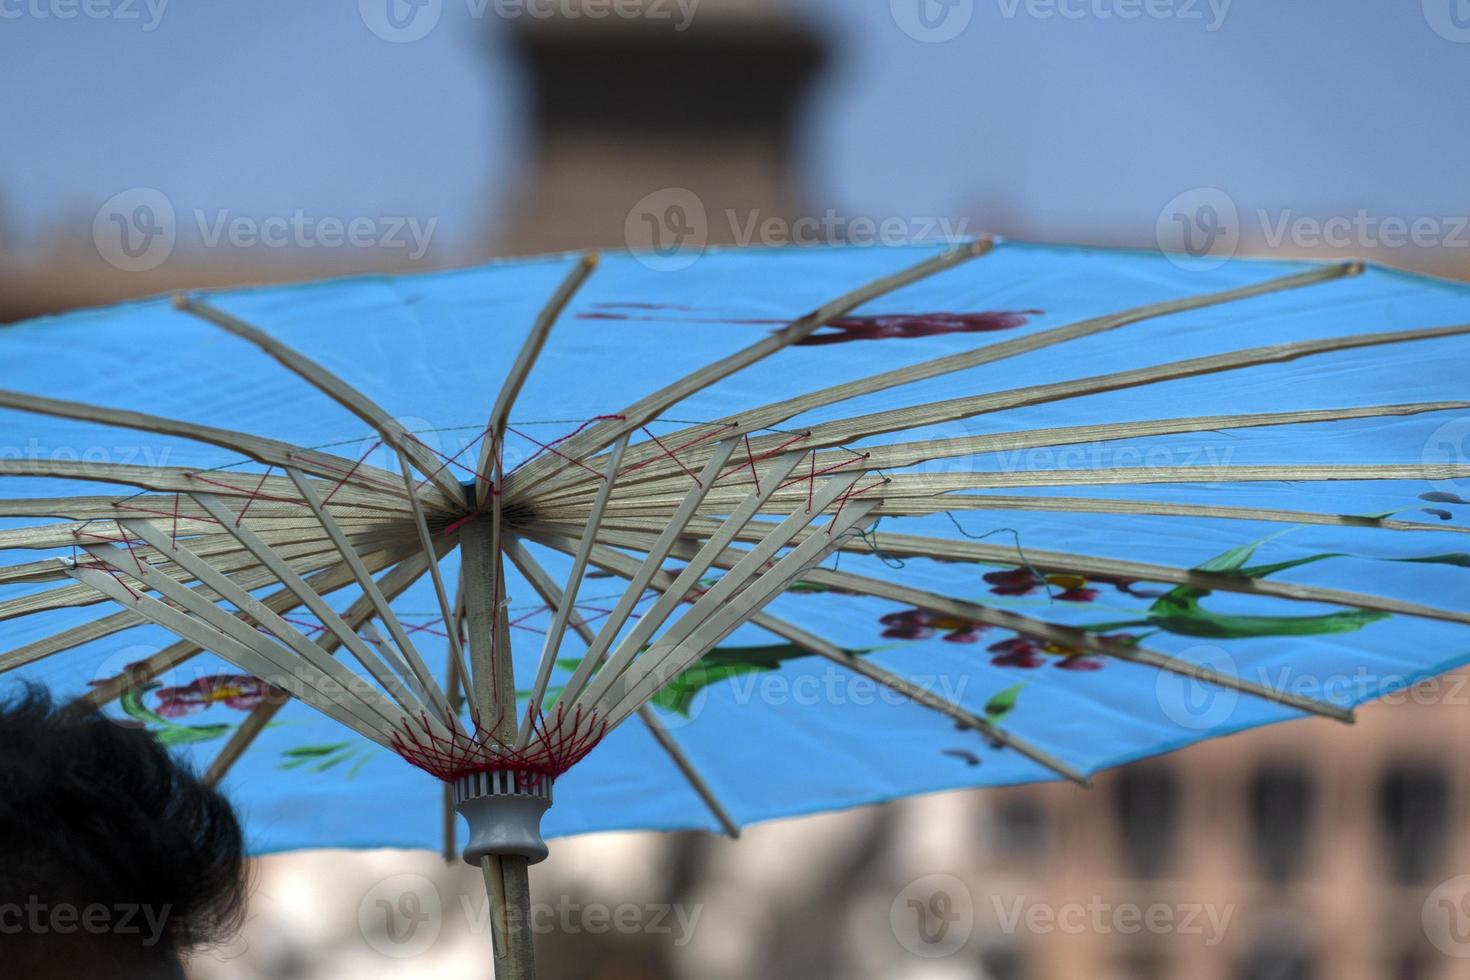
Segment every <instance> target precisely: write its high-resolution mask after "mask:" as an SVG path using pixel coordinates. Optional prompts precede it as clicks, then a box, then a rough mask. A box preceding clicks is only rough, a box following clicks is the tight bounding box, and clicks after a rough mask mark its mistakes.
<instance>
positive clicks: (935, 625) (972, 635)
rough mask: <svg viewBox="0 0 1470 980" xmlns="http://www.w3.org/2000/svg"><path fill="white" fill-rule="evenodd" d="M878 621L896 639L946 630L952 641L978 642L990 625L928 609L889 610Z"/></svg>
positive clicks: (928, 634) (930, 635) (945, 632)
mask: <svg viewBox="0 0 1470 980" xmlns="http://www.w3.org/2000/svg"><path fill="white" fill-rule="evenodd" d="M878 622H879V623H881V624H882V625H883V627H884V630H883V635H884V636H886V637H889V638H890V639H895V640H927V639H929V638H930V637H932V636H934V635H935V634H936V633H943V634H944V639H945V640H946V641H947V642H949V643H975V642H978V641H979V639H980V634H981V633H984V632H985V631H986V630H987V629H989V627H987V626H986V625H985V624H984V623H977V622H974V621H973V620H969V619H964V618H962V617H960V616H946V615H942V614H940V613H935V612H930V611H929V610H927V609H905V610H903V611H902V612H892V613H888V614H887V615H885V616H883V617H881V618H880V619H879V620H878Z"/></svg>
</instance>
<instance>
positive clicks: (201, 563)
mask: <svg viewBox="0 0 1470 980" xmlns="http://www.w3.org/2000/svg"><path fill="white" fill-rule="evenodd" d="M125 524H126V526H127V529H128V530H129V531H130V532H132V533H134V534H136V535H138V537H140V538H142V539H143V540H145V541H148V542H149V543H151V544H153V545H154V547H156V548H159V549H160V550H162V549H166V548H168V540H169V539H168V536H167V535H165V534H163V533H162V531H161V530H160V529H158V528H156V527H154V526H153V525H152V524H150V523H149V522H147V521H138V520H130V521H126V522H125ZM88 550H89V551H90V550H91V549H90V548H89V549H88ZM168 554H169V557H170V559H171V560H172V561H175V562H177V563H178V564H179V566H180V567H182V568H183V569H185V570H186V571H187V572H189V574H191V575H193V576H194V578H195V579H197V580H198V581H200V582H202V583H204V584H205V585H207V586H209V588H210V589H212V590H213V591H214V592H215V594H217V595H218V596H219V597H220V598H222V599H224V600H226V601H228V602H229V603H230V604H231V605H233V606H234V607H235V608H236V609H238V610H240V611H241V612H243V613H245V614H246V615H247V616H248V617H249V618H250V619H251V620H252V621H253V622H254V623H255V624H256V625H257V626H258V627H260V628H261V629H264V630H268V631H269V632H270V633H271V634H272V635H273V636H275V637H276V638H277V639H278V640H279V641H280V642H281V643H283V644H285V645H286V646H287V647H289V648H290V649H291V650H292V651H293V652H294V653H295V654H296V655H297V656H298V657H301V658H302V659H303V660H305V661H307V662H308V663H310V664H312V666H314V667H316V668H317V669H318V670H320V671H322V672H323V673H324V674H326V675H327V676H329V677H332V678H334V679H335V680H338V681H339V682H340V681H342V680H344V678H343V677H342V676H340V674H345V673H346V670H345V668H343V667H342V665H341V664H340V663H338V662H337V661H336V660H333V659H332V658H331V657H329V656H327V655H326V654H324V653H323V652H322V648H321V646H319V645H318V644H317V643H315V642H313V641H312V640H310V639H308V638H307V637H306V636H305V635H303V634H302V633H301V632H300V631H299V630H297V629H296V628H295V627H293V626H292V625H291V624H290V623H288V622H286V621H285V620H284V619H282V618H281V617H280V616H279V615H278V614H277V613H276V612H275V611H274V610H272V609H271V608H270V607H269V606H267V605H266V604H265V603H264V602H262V601H260V600H259V599H257V598H255V597H254V596H252V595H251V594H250V593H249V592H247V591H245V590H244V589H242V588H240V587H239V586H238V585H236V584H235V583H234V582H232V581H230V579H229V578H228V577H227V576H225V575H223V574H221V573H220V572H219V571H218V570H217V569H215V568H214V567H212V566H211V565H210V563H209V562H207V561H205V560H203V559H202V558H200V557H199V556H198V555H196V554H194V553H193V552H191V551H190V550H189V549H188V548H186V547H184V546H183V545H181V544H180V545H175V546H174V548H173V549H172V550H171V551H169V552H168ZM114 567H115V566H114ZM348 567H349V569H350V568H351V564H350V563H348ZM119 570H120V571H124V572H126V571H127V568H126V567H124V568H122V569H119ZM145 584H148V583H147V580H145ZM348 625H351V624H350V623H349V624H348ZM384 689H385V690H386V691H387V692H388V694H389V695H390V696H391V697H392V698H393V700H395V701H396V702H398V704H399V706H400V708H401V710H402V712H404V713H406V714H407V715H408V716H409V717H418V716H419V715H420V714H421V713H422V712H423V710H424V705H423V704H422V703H421V702H420V701H419V699H418V698H417V697H415V696H413V695H412V694H411V693H410V692H409V691H408V690H407V689H406V688H405V687H404V686H403V685H401V684H394V685H392V686H388V685H384ZM387 721H388V722H389V723H390V724H391V723H392V722H393V721H394V719H392V718H388V719H387Z"/></svg>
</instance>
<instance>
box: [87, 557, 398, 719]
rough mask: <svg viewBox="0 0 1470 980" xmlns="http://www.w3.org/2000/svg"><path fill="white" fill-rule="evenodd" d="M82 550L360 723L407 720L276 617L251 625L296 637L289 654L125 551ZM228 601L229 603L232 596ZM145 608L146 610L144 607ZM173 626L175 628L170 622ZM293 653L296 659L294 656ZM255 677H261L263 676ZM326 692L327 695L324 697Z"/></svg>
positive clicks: (256, 610)
mask: <svg viewBox="0 0 1470 980" xmlns="http://www.w3.org/2000/svg"><path fill="white" fill-rule="evenodd" d="M86 550H87V553H88V554H90V555H91V556H92V557H94V558H96V559H98V560H99V561H101V562H103V563H105V564H106V565H107V566H108V567H110V568H112V569H113V570H114V571H117V572H126V573H127V574H129V575H133V576H137V577H138V578H139V579H140V580H141V581H142V582H143V583H144V584H145V585H147V586H148V587H149V588H151V589H153V590H154V591H155V592H157V593H158V595H159V596H160V598H161V599H166V600H168V602H169V603H170V604H172V605H173V606H176V607H178V609H179V610H181V611H182V612H183V613H185V614H187V616H188V617H192V618H193V619H194V620H197V621H199V622H202V623H203V624H205V625H207V626H208V627H210V628H212V629H214V630H216V631H218V632H219V633H220V634H222V635H223V636H226V637H229V638H230V639H231V640H233V641H234V642H236V643H238V644H240V645H241V646H243V647H246V648H247V649H249V650H251V651H252V652H254V653H255V654H256V656H257V657H258V658H259V660H260V662H262V663H265V664H268V665H269V666H270V667H271V668H272V669H273V670H274V671H275V672H276V674H277V677H278V678H279V677H281V676H284V677H286V678H291V679H294V680H298V681H302V682H305V683H307V684H310V685H311V686H312V687H313V688H315V689H316V690H317V692H318V694H319V695H320V697H321V698H322V699H323V700H325V701H330V702H332V703H333V704H334V705H335V706H336V707H338V708H340V709H341V710H342V711H343V712H345V713H347V714H349V715H352V716H353V717H355V718H357V720H358V721H360V722H361V723H362V724H364V725H369V726H373V727H377V728H386V729H389V730H391V729H392V728H393V727H394V725H395V724H397V723H398V721H399V720H400V719H403V718H405V717H407V716H411V715H410V714H409V712H410V711H411V709H412V706H411V705H410V706H409V707H408V708H407V709H405V708H400V707H399V706H397V705H394V704H391V703H390V702H389V701H387V700H386V699H385V698H383V697H382V695H380V694H378V692H377V691H376V689H373V688H370V687H369V686H368V685H367V684H366V683H364V682H363V681H362V679H361V678H359V677H358V676H357V675H355V674H353V673H351V672H350V671H348V670H347V669H346V668H345V667H343V666H342V665H341V664H340V663H338V662H337V661H335V660H333V659H332V658H331V657H328V656H326V655H325V654H322V652H321V648H320V647H317V646H316V645H315V644H314V643H311V642H310V641H309V640H307V639H306V638H305V637H304V636H301V635H300V634H299V633H295V630H292V629H291V628H290V627H288V626H286V625H285V623H284V622H283V621H281V620H279V617H274V616H269V617H266V618H265V620H264V621H262V620H261V619H256V622H257V623H259V624H260V625H261V626H264V627H266V628H268V629H271V630H272V632H274V630H275V628H277V627H284V628H285V630H286V631H287V632H288V633H295V635H296V641H295V642H294V644H293V649H287V648H286V647H285V646H282V645H281V644H280V643H278V642H276V641H275V640H273V639H271V638H269V637H267V636H266V635H265V634H264V633H262V632H260V631H259V630H257V629H255V628H254V627H252V626H250V625H248V624H247V623H245V622H244V621H243V620H241V619H238V618H236V617H235V616H233V615H231V614H230V613H228V612H226V611H225V610H224V609H223V608H221V607H220V606H218V605H216V604H215V603H214V601H213V600H211V599H209V598H206V597H204V596H202V595H200V594H199V593H198V592H196V591H194V590H193V589H189V588H186V587H185V586H183V585H180V584H179V583H177V582H175V581H174V580H173V579H171V578H169V577H168V576H166V575H162V574H160V573H159V572H158V571H157V570H155V569H149V568H147V567H142V568H139V567H136V566H135V565H134V563H133V562H132V560H131V559H130V558H129V557H128V555H127V552H126V551H124V550H122V549H119V548H117V547H116V546H114V545H97V544H93V545H88V546H87V549H86ZM181 557H182V556H181ZM109 577H110V576H109ZM113 581H114V582H115V583H116V584H118V585H121V584H122V583H121V582H118V581H117V579H113ZM231 599H232V601H233V597H231ZM160 605H162V603H160ZM144 608H145V609H146V607H144ZM165 608H167V607H165ZM261 608H262V607H261V606H260V605H259V604H253V605H251V607H250V608H246V609H242V610H241V611H242V612H244V613H245V614H246V615H248V616H250V617H251V618H252V619H255V618H256V616H257V615H258V614H261V613H260V610H261ZM140 611H143V610H140ZM155 612H156V610H155ZM143 615H144V616H149V615H150V613H149V612H147V611H143ZM261 615H263V614H261ZM155 622H158V624H159V625H161V626H164V627H165V628H169V627H168V624H167V623H164V622H161V621H158V620H157V619H155ZM175 625H178V624H177V623H175ZM171 632H173V633H174V634H175V635H176V636H188V634H185V633H180V632H178V630H177V629H171ZM307 647H310V648H311V650H310V652H307V651H306V648H307ZM216 652H219V651H216ZM293 653H294V654H295V656H293ZM221 655H223V654H221ZM258 676H262V677H264V675H258ZM274 683H276V684H278V685H281V686H295V685H282V682H281V681H280V680H279V679H277V680H275V681H274ZM328 691H331V692H332V693H328ZM338 692H340V693H338Z"/></svg>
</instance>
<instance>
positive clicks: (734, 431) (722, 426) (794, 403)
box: [540, 262, 1363, 492]
mask: <svg viewBox="0 0 1470 980" xmlns="http://www.w3.org/2000/svg"><path fill="white" fill-rule="evenodd" d="M1362 270H1363V265H1362V263H1361V262H1350V263H1341V264H1338V265H1328V266H1322V267H1320V268H1317V269H1311V270H1308V271H1306V272H1301V273H1297V274H1295V275H1290V276H1284V277H1282V278H1278V279H1270V280H1267V281H1266V282H1262V283H1256V284H1254V285H1250V286H1244V287H1241V288H1238V289H1230V290H1225V291H1223V292H1216V293H1206V294H1203V295H1200V296H1189V297H1185V298H1183V299H1176V300H1168V301H1165V302H1162V303H1151V304H1148V305H1146V306H1139V307H1135V308H1133V309H1130V310H1124V311H1123V312H1121V313H1114V314H1110V315H1108V316H1102V317H1094V318H1092V319H1088V320H1081V321H1078V322H1076V323H1071V324H1067V325H1065V326H1060V327H1054V328H1052V329H1050V330H1043V331H1040V332H1038V333H1035V334H1031V335H1029V336H1024V337H1017V338H1015V339H1012V340H1007V341H1002V342H1001V343H996V344H989V345H987V346H985V347H980V348H977V349H975V350H972V351H966V352H964V353H961V354H951V355H948V356H946V357H939V358H935V359H933V360H929V361H923V362H921V363H918V364H911V365H908V366H907V367H901V368H897V369H895V370H892V371H886V372H884V373H882V374H875V375H872V376H870V377H867V378H859V379H856V380H853V381H849V382H844V383H843V384H838V385H832V386H831V387H828V388H823V389H821V390H820V391H815V392H811V393H809V394H805V395H799V396H797V397H795V398H788V399H786V400H784V401H779V402H774V403H772V404H769V405H763V406H761V407H759V408H755V409H752V410H750V411H747V412H742V413H740V414H739V415H731V416H727V417H725V418H723V419H719V420H716V421H714V422H710V423H706V424H704V425H698V426H691V427H689V428H686V429H682V430H679V431H678V432H675V433H673V434H672V435H671V436H670V437H669V438H670V439H671V440H673V441H676V442H679V443H684V442H687V441H689V440H691V439H694V438H696V437H697V435H698V434H699V433H700V432H701V431H715V430H728V432H729V435H743V434H747V433H753V432H758V431H760V430H761V429H765V428H769V427H771V426H774V425H780V424H781V423H782V422H785V421H787V420H789V419H792V418H795V417H796V416H798V415H801V414H803V413H805V412H809V411H812V410H814V409H817V408H822V407H824V406H827V405H833V404H836V403H838V402H844V401H849V400H851V399H854V398H858V397H861V396H863V395H869V394H873V393H874V392H878V391H884V390H887V389H889V388H896V387H899V386H901V385H906V384H913V383H914V382H917V381H924V380H927V379H929V378H935V377H940V376H943V375H945V374H952V373H954V372H956V371H963V370H966V369H968V368H973V367H979V366H981V365H984V364H991V363H995V362H997V361H1002V360H1005V359H1007V358H1010V357H1015V356H1017V355H1020V354H1026V353H1030V352H1032V351H1036V350H1042V349H1044V348H1047V347H1052V346H1055V345H1057V344H1061V343H1065V342H1067V341H1070V340H1077V339H1079V338H1082V337H1088V336H1091V335H1093V334H1097V333H1103V332H1106V331H1109V330H1116V329H1118V328H1119V327H1124V326H1130V325H1132V324H1134V323H1139V322H1142V321H1144V320H1150V319H1155V318H1157V317H1162V316H1170V315H1173V314H1177V313H1184V312H1189V311H1192V310H1197V309H1203V308H1205V307H1209V306H1218V305H1223V304H1227V303H1234V302H1238V301H1240V300H1244V299H1249V298H1252V297H1256V296H1262V295H1266V294H1269V293H1275V292H1281V291H1284V290H1290V289H1298V288H1301V287H1304V286H1311V285H1315V284H1318V283H1324V282H1329V281H1332V280H1335V279H1340V278H1342V277H1345V276H1354V275H1357V274H1359V273H1360V272H1362ZM657 458H658V454H657V453H656V452H655V451H654V449H653V447H651V446H638V447H635V448H634V450H633V452H632V453H631V454H630V455H629V457H628V465H630V466H633V465H639V466H641V465H643V464H645V463H647V462H648V461H650V460H654V459H657ZM649 469H650V470H651V471H653V472H651V473H650V474H649V475H650V476H651V475H655V474H656V473H657V470H658V469H659V467H657V466H649ZM563 482H565V481H557V482H556V484H555V488H556V489H560V488H561V485H562V483H563ZM540 489H541V491H542V492H545V491H547V490H549V489H551V488H550V487H542V488H540Z"/></svg>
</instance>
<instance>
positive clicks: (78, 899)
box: [0, 686, 246, 980]
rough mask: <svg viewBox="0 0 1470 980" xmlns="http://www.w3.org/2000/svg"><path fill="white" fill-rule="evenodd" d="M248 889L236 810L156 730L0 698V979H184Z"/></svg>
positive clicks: (46, 697) (33, 691) (232, 923)
mask: <svg viewBox="0 0 1470 980" xmlns="http://www.w3.org/2000/svg"><path fill="white" fill-rule="evenodd" d="M245 894H246V881H245V860H244V842H243V838H242V835H241V832H240V825H239V822H238V821H237V820H236V818H235V814H234V812H233V811H232V810H231V808H230V805H229V803H228V802H226V800H225V799H224V797H223V796H221V795H220V794H219V793H217V792H215V791H214V790H213V789H210V788H209V787H207V786H205V785H204V784H203V783H201V782H200V781H199V779H198V778H197V777H196V776H194V775H193V774H192V773H191V772H189V771H188V770H187V769H186V768H184V767H182V766H180V765H179V764H178V763H176V762H175V761H174V760H173V759H172V758H171V757H170V756H169V754H168V752H167V751H165V750H164V748H163V747H162V746H161V745H159V743H158V742H157V741H156V740H155V739H154V738H153V736H152V735H150V734H149V733H148V732H147V731H145V730H144V729H142V728H141V727H138V726H135V725H127V724H122V723H119V722H116V721H113V720H112V719H110V718H108V717H107V716H106V715H103V714H102V713H101V712H99V711H98V710H97V709H95V708H93V707H90V706H86V707H82V706H78V705H65V706H62V705H58V704H56V703H55V702H54V701H53V700H52V698H51V696H50V694H49V693H47V692H46V691H45V690H44V689H43V688H40V687H36V686H26V687H21V688H18V689H16V690H14V691H12V692H10V694H9V696H8V697H0V964H3V965H0V973H3V974H4V975H6V976H16V977H25V978H27V980H30V978H35V980H50V978H52V977H55V978H62V977H65V978H67V980H92V978H94V977H95V978H98V980H101V978H104V977H105V978H108V980H163V978H169V980H174V978H181V977H182V976H183V975H184V974H183V967H182V955H183V954H184V953H186V952H188V951H189V950H191V949H194V948H197V947H199V946H203V945H208V944H211V943H214V942H218V941H222V940H224V939H226V938H227V937H228V936H229V935H230V934H231V933H232V932H233V931H234V929H235V928H236V927H237V925H238V923H239V919H240V916H241V914H242V911H243V906H244V901H245Z"/></svg>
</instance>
